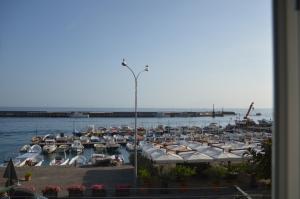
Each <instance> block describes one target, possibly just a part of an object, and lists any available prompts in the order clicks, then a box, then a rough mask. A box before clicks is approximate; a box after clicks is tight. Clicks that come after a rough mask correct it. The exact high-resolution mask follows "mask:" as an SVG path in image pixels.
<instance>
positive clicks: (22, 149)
mask: <svg viewBox="0 0 300 199" xmlns="http://www.w3.org/2000/svg"><path fill="white" fill-rule="evenodd" d="M29 149H30V145H28V144H26V145H24V146H22V147H21V148H20V152H21V153H26V152H28V150H29Z"/></svg>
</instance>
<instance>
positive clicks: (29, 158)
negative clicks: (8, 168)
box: [15, 153, 39, 167]
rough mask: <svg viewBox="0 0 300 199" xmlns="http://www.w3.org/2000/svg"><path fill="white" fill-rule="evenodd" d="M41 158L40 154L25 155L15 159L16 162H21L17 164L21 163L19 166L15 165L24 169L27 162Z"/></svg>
mask: <svg viewBox="0 0 300 199" xmlns="http://www.w3.org/2000/svg"><path fill="white" fill-rule="evenodd" d="M38 156H39V154H38V153H24V154H23V155H19V156H18V157H16V158H15V160H19V161H16V162H19V164H17V165H15V166H17V167H22V166H24V165H25V163H26V161H27V160H34V159H36V158H37V157H38Z"/></svg>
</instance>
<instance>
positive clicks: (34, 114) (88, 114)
mask: <svg viewBox="0 0 300 199" xmlns="http://www.w3.org/2000/svg"><path fill="white" fill-rule="evenodd" d="M226 115H236V113H235V112H234V111H217V112H215V111H168V112H163V111H160V112H156V111H154V112H153V111H152V112H151V111H144V112H138V117H143V118H153V117H224V116H226ZM134 116H135V113H134V112H124V111H122V112H92V111H90V112H70V111H68V112H58V111H57V112H50V111H0V117H61V118H89V117H93V118H97V117H106V118H128V117H134Z"/></svg>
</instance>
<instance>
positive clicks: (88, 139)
mask: <svg viewBox="0 0 300 199" xmlns="http://www.w3.org/2000/svg"><path fill="white" fill-rule="evenodd" d="M79 139H80V142H81V143H89V142H90V138H89V137H88V136H85V135H83V136H80V138H79Z"/></svg>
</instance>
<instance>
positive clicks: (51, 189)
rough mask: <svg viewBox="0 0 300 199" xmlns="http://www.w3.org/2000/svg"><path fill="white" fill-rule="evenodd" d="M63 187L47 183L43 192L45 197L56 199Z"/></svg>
mask: <svg viewBox="0 0 300 199" xmlns="http://www.w3.org/2000/svg"><path fill="white" fill-rule="evenodd" d="M60 190H61V188H60V187H59V186H57V185H47V186H46V187H45V188H44V189H43V190H42V193H43V195H44V196H45V197H47V198H49V199H56V198H57V195H58V192H59V191H60Z"/></svg>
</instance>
